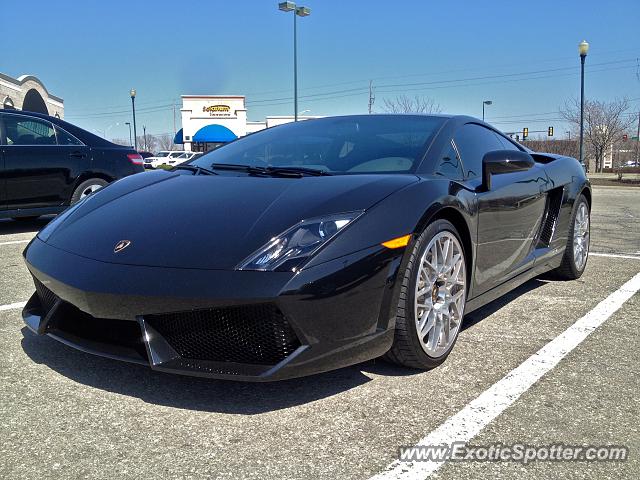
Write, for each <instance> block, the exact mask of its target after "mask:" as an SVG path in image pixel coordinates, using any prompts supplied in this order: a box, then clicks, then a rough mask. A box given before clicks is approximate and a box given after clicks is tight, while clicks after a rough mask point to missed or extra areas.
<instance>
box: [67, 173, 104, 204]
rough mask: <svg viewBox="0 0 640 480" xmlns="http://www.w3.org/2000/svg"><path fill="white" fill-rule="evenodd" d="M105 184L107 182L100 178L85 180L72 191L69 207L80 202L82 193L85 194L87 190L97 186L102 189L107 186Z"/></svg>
mask: <svg viewBox="0 0 640 480" xmlns="http://www.w3.org/2000/svg"><path fill="white" fill-rule="evenodd" d="M107 183H108V182H107V181H106V180H103V179H102V178H90V179H89V180H85V181H84V182H82V183H81V184H80V185H78V186H77V187H76V189H75V190H74V191H73V195H71V205H73V204H74V203H77V202H78V201H80V199H81V198H82V196H83V193H85V194H86V192H87V190H89V189H90V188H91V187H95V186H98V187H100V188H102V187H104V186H105V185H107Z"/></svg>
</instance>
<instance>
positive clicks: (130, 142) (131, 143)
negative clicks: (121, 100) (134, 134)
mask: <svg viewBox="0 0 640 480" xmlns="http://www.w3.org/2000/svg"><path fill="white" fill-rule="evenodd" d="M124 124H125V125H129V145H131V146H132V147H133V140H131V122H124Z"/></svg>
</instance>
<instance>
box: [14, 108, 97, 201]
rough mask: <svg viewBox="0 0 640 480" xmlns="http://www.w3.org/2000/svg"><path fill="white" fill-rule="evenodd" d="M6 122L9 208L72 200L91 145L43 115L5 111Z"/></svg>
mask: <svg viewBox="0 0 640 480" xmlns="http://www.w3.org/2000/svg"><path fill="white" fill-rule="evenodd" d="M3 123H4V128H5V134H6V145H5V146H4V147H3V149H4V163H5V179H6V180H5V191H6V203H7V208H8V209H9V210H17V209H26V208H46V207H55V206H61V205H64V204H66V203H68V201H69V198H70V196H71V194H70V190H71V189H72V188H73V184H74V182H75V179H76V177H77V175H78V172H80V171H82V170H83V166H84V165H85V164H86V163H87V161H88V160H87V157H88V153H89V149H88V147H86V146H85V145H84V144H82V142H80V141H79V140H77V139H76V138H75V137H73V135H70V134H68V133H66V132H64V131H63V130H61V129H60V128H59V127H57V126H54V125H53V124H52V123H51V122H49V121H48V120H46V119H42V118H39V117H35V116H30V115H25V114H14V113H11V114H7V113H5V114H3ZM58 138H60V144H59V142H58Z"/></svg>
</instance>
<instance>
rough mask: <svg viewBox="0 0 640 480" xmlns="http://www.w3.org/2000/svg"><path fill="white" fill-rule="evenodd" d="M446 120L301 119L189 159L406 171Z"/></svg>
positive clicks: (375, 117) (204, 164)
mask: <svg viewBox="0 0 640 480" xmlns="http://www.w3.org/2000/svg"><path fill="white" fill-rule="evenodd" d="M445 120H446V118H444V117H436V116H421V115H371V116H370V115H361V116H347V117H329V118H321V119H315V120H305V121H301V122H297V123H288V124H285V125H281V126H278V127H274V128H269V129H266V130H262V131H259V132H257V133H253V134H251V135H249V136H247V137H243V138H241V139H239V140H236V141H234V142H232V143H230V144H228V145H225V146H223V147H220V148H218V149H216V150H214V151H212V152H209V153H208V154H206V155H203V156H202V157H200V158H198V159H196V160H195V161H193V162H192V164H193V165H197V166H201V167H204V168H212V166H213V165H214V164H232V165H249V166H254V167H268V166H271V167H292V168H300V167H303V168H307V169H318V170H323V171H326V172H330V173H332V174H355V173H407V172H412V171H413V170H414V169H415V168H417V166H418V163H419V162H420V159H421V158H422V156H423V154H424V152H425V149H426V147H427V146H428V145H429V143H430V142H431V140H432V139H433V137H434V135H435V134H436V133H437V131H438V130H439V128H440V126H441V125H442V124H443V123H444V121H445ZM213 168H215V167H213Z"/></svg>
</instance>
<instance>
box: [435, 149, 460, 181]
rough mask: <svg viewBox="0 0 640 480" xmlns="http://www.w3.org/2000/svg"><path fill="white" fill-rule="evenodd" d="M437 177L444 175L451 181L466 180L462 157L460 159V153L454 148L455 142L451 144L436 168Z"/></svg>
mask: <svg viewBox="0 0 640 480" xmlns="http://www.w3.org/2000/svg"><path fill="white" fill-rule="evenodd" d="M436 175H442V176H443V177H447V178H450V179H451V180H462V179H463V178H464V172H463V171H462V164H461V163H460V157H458V152H457V151H456V149H455V147H454V146H453V142H449V146H448V147H447V148H446V149H445V150H444V153H443V154H442V156H441V157H440V160H439V161H438V166H437V168H436Z"/></svg>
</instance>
